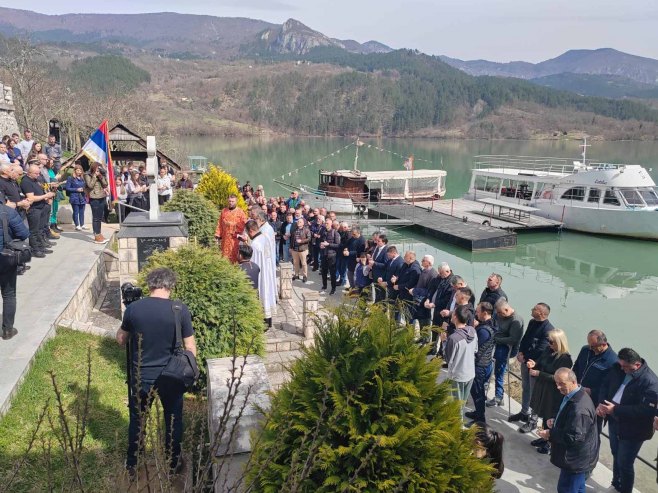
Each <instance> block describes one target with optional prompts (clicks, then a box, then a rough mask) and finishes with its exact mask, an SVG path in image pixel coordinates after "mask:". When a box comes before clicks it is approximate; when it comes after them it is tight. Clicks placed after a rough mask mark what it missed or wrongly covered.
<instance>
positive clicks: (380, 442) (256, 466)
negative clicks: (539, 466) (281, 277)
mask: <svg viewBox="0 0 658 493" xmlns="http://www.w3.org/2000/svg"><path fill="white" fill-rule="evenodd" d="M322 324H323V326H322V328H321V329H320V330H318V333H317V335H316V337H315V346H314V347H313V348H310V349H307V350H306V351H305V355H304V356H303V357H302V358H301V359H299V360H297V361H296V362H295V363H294V365H293V366H292V369H291V370H292V371H291V380H290V381H289V382H288V383H287V384H284V386H283V387H282V388H281V389H280V390H279V391H278V392H277V393H276V394H275V395H274V396H273V398H272V405H271V408H270V410H269V411H268V413H267V416H266V420H265V425H264V427H265V428H264V430H263V433H262V436H259V437H257V438H256V437H255V438H254V440H253V442H254V450H253V456H252V464H251V466H250V468H249V470H248V483H250V484H251V482H252V481H253V484H254V487H253V491H259V492H268V493H274V492H279V491H300V492H313V493H316V492H339V491H345V492H352V491H364V492H365V491H373V492H374V491H377V492H381V491H391V492H392V491H404V492H453V493H457V492H459V493H465V492H477V493H483V492H491V491H493V480H492V476H491V474H492V471H493V468H492V467H491V465H490V464H489V463H488V461H486V460H481V459H478V458H476V457H475V455H474V454H473V449H474V430H472V429H467V430H464V429H462V421H461V417H460V411H459V405H458V403H457V402H456V401H453V400H452V399H451V397H450V384H449V383H446V382H444V383H437V378H438V375H439V371H440V361H439V360H438V359H435V360H433V361H430V362H427V361H426V359H427V356H426V353H427V351H426V349H424V348H422V347H419V346H417V345H416V344H415V343H414V333H413V329H411V328H408V327H407V328H399V327H398V326H397V324H396V323H395V322H394V321H391V320H390V319H389V318H388V317H387V315H386V314H385V313H384V312H382V311H381V310H380V309H378V308H373V310H372V311H371V312H370V313H368V312H366V311H365V308H363V307H360V308H345V307H343V308H341V309H339V310H338V311H337V312H336V316H335V317H333V318H330V319H328V320H325V321H324V322H323V323H322Z"/></svg>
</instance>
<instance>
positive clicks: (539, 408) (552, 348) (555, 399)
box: [519, 329, 573, 454]
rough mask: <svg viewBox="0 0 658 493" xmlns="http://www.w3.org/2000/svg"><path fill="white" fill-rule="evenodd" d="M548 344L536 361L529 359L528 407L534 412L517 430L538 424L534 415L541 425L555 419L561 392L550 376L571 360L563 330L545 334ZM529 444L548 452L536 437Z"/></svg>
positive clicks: (528, 428) (543, 452)
mask: <svg viewBox="0 0 658 493" xmlns="http://www.w3.org/2000/svg"><path fill="white" fill-rule="evenodd" d="M547 336H548V347H547V348H546V349H545V350H544V352H543V353H541V354H540V355H539V358H538V359H537V361H534V360H528V361H527V362H526V365H527V366H528V370H529V371H528V373H529V374H530V378H533V379H534V387H533V389H532V397H531V399H530V406H531V408H532V410H533V413H534V414H533V415H532V416H530V419H529V420H528V422H527V423H526V424H525V425H524V426H522V427H521V428H520V429H519V431H520V432H521V433H528V432H530V431H532V430H534V429H535V426H537V418H538V417H539V418H542V420H543V426H544V427H546V421H547V420H548V419H550V418H555V416H556V414H557V412H558V410H559V408H560V403H561V402H562V397H563V396H562V394H560V391H559V390H558V389H557V387H556V386H555V380H554V379H553V375H554V374H555V372H556V371H557V369H558V368H571V367H572V366H573V361H572V359H571V355H570V354H569V343H568V342H567V335H566V334H565V333H564V331H563V330H562V329H553V330H551V331H550V332H548V334H547ZM531 444H532V445H533V446H535V447H538V448H537V452H539V453H541V454H547V453H549V452H550V444H549V443H548V442H547V441H545V440H543V439H541V438H539V439H537V440H533V441H532V442H531Z"/></svg>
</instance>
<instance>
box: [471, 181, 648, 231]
mask: <svg viewBox="0 0 658 493" xmlns="http://www.w3.org/2000/svg"><path fill="white" fill-rule="evenodd" d="M485 197H489V198H496V199H498V200H502V201H504V202H509V203H511V204H520V205H526V206H529V207H534V208H536V209H537V211H536V212H534V214H535V215H537V216H540V217H545V218H547V219H552V220H554V221H560V222H561V223H562V224H563V228H564V229H569V230H572V231H579V232H581V233H591V234H601V235H610V236H619V237H623V238H636V239H641V240H653V241H658V209H652V208H642V209H639V208H638V209H633V208H619V209H612V208H597V207H581V206H578V205H572V204H567V203H564V202H562V201H559V200H544V199H538V200H532V201H526V200H519V199H515V198H507V197H503V196H500V195H496V194H489V193H487V192H482V191H478V192H477V198H485ZM465 198H467V199H470V200H477V198H476V197H475V195H474V194H473V193H472V192H470V193H468V194H466V195H465Z"/></svg>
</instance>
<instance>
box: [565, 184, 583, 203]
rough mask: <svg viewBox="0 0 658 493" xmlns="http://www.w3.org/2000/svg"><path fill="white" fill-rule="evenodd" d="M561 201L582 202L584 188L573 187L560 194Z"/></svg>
mask: <svg viewBox="0 0 658 493" xmlns="http://www.w3.org/2000/svg"><path fill="white" fill-rule="evenodd" d="M562 199H563V200H584V199H585V187H573V188H570V189H569V190H567V191H566V192H564V193H563V194H562Z"/></svg>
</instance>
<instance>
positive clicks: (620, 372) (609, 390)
mask: <svg viewBox="0 0 658 493" xmlns="http://www.w3.org/2000/svg"><path fill="white" fill-rule="evenodd" d="M617 357H618V358H619V361H618V362H617V363H615V364H614V365H613V366H612V368H610V371H609V372H608V375H607V377H606V378H605V379H604V382H603V386H602V388H601V393H600V399H601V403H600V404H599V405H598V407H597V408H596V413H597V414H598V415H599V416H601V417H602V418H604V419H606V420H607V421H608V427H609V431H610V449H611V450H612V457H613V462H612V486H613V487H614V488H615V489H616V490H617V491H619V492H621V493H631V492H632V491H633V483H634V482H635V471H634V469H633V463H634V462H635V458H636V457H637V454H638V453H639V451H640V448H641V447H642V444H643V443H644V442H645V441H646V440H650V439H651V438H652V437H653V433H654V430H653V418H654V416H655V415H656V408H657V406H658V377H656V375H655V373H654V372H653V371H651V368H649V366H648V365H647V363H646V362H645V361H644V360H643V359H642V358H641V357H640V355H639V354H638V353H637V352H636V351H634V350H633V349H630V348H623V349H621V350H620V351H619V353H617Z"/></svg>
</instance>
